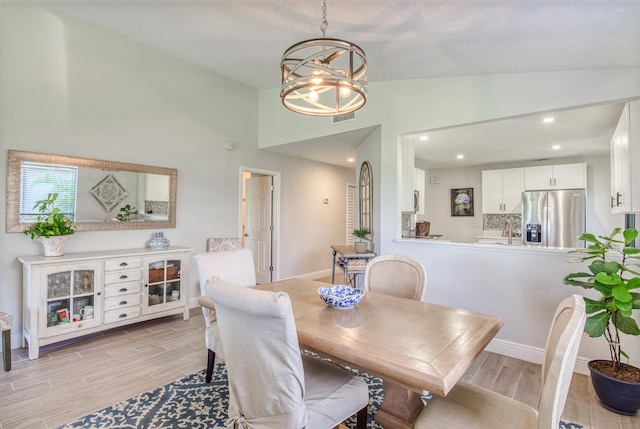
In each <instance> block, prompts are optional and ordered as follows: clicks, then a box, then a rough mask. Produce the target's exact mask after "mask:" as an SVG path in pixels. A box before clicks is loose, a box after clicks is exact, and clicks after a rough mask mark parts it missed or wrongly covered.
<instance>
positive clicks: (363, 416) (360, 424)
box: [356, 406, 367, 429]
mask: <svg viewBox="0 0 640 429" xmlns="http://www.w3.org/2000/svg"><path fill="white" fill-rule="evenodd" d="M356 428H357V429H366V428H367V407H366V406H365V407H364V408H362V409H361V410H360V411H358V414H357V417H356Z"/></svg>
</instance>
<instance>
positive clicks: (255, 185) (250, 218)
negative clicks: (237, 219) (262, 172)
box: [244, 176, 273, 284]
mask: <svg viewBox="0 0 640 429" xmlns="http://www.w3.org/2000/svg"><path fill="white" fill-rule="evenodd" d="M245 187H246V189H245V192H246V194H245V198H246V226H245V229H246V232H245V237H244V243H245V247H247V248H249V249H251V250H252V251H253V259H254V262H255V266H256V281H257V282H258V283H259V284H261V283H269V282H271V281H272V280H273V277H272V273H273V266H272V263H271V260H272V258H271V256H272V233H273V221H272V220H273V198H272V196H273V178H272V176H253V177H251V178H250V179H247V180H246V181H245Z"/></svg>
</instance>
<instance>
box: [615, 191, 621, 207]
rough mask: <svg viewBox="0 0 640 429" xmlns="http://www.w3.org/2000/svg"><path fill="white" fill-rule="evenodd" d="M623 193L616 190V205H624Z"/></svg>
mask: <svg viewBox="0 0 640 429" xmlns="http://www.w3.org/2000/svg"><path fill="white" fill-rule="evenodd" d="M621 200H622V194H621V193H620V192H616V206H621V205H622V201H621Z"/></svg>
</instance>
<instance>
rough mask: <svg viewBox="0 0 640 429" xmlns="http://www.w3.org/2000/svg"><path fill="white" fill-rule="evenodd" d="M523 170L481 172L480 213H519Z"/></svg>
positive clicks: (522, 188) (522, 187)
mask: <svg viewBox="0 0 640 429" xmlns="http://www.w3.org/2000/svg"><path fill="white" fill-rule="evenodd" d="M522 191H524V169H523V168H507V169H503V170H483V171H482V213H484V214H487V213H503V214H504V213H520V212H521V211H522Z"/></svg>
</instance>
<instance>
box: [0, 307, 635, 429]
mask: <svg viewBox="0 0 640 429" xmlns="http://www.w3.org/2000/svg"><path fill="white" fill-rule="evenodd" d="M12 358H13V367H12V370H11V371H9V372H0V428H2V429H14V428H56V427H58V426H60V425H62V424H64V423H67V422H69V421H72V420H75V419H77V418H80V417H82V416H84V415H86V414H89V413H91V412H93V411H96V410H99V409H101V408H104V407H107V406H109V405H112V404H114V403H116V402H119V401H122V400H124V399H127V398H130V397H132V396H135V395H137V394H139V393H142V392H145V391H148V390H150V389H152V388H155V387H158V386H161V385H163V384H166V383H168V382H170V381H173V380H176V379H179V378H181V377H183V376H184V375H187V374H191V373H193V372H196V371H199V370H201V369H203V368H204V367H205V366H206V351H205V347H204V319H203V317H202V313H201V311H200V309H192V310H191V317H190V319H189V320H188V321H184V320H182V317H181V316H172V317H168V318H164V319H159V320H155V321H150V322H144V323H140V324H136V325H130V326H127V327H124V328H121V329H116V330H113V331H109V332H106V333H102V334H96V335H92V336H89V337H84V338H83V339H82V340H75V341H72V342H68V343H66V344H62V345H52V346H48V347H45V348H43V349H41V353H40V357H39V358H38V359H37V360H33V361H30V360H28V356H27V352H26V350H25V349H14V350H13V353H12ZM0 371H1V370H0ZM539 379H540V366H539V365H535V364H531V363H527V362H523V361H521V360H517V359H513V358H508V357H505V356H502V355H498V354H494V353H489V352H483V353H482V354H481V355H480V356H479V357H478V359H477V360H476V361H475V363H474V364H473V366H472V367H471V368H470V369H469V371H467V373H466V374H465V376H464V380H465V381H469V382H471V383H474V384H478V385H480V386H483V387H486V388H489V389H491V390H494V391H497V392H500V393H502V394H505V395H508V396H511V397H514V398H516V399H518V400H520V401H522V402H525V403H527V404H530V405H534V406H535V403H536V398H537V395H538V388H539V385H540V381H539ZM563 420H565V421H570V422H574V423H578V424H581V425H582V426H584V427H585V429H640V416H635V417H626V416H619V415H617V414H614V413H612V412H609V411H607V410H605V409H604V408H602V407H601V406H600V405H599V404H598V402H597V400H596V399H595V396H594V393H593V391H592V390H591V383H590V380H589V379H588V377H587V376H583V375H578V374H576V375H574V378H573V382H572V385H571V389H570V392H569V398H568V400H567V405H566V407H565V412H564V416H563Z"/></svg>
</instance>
